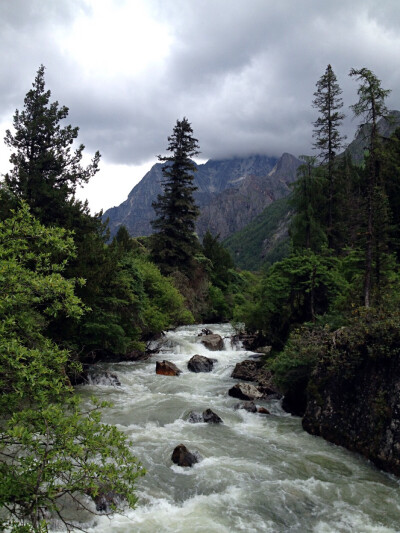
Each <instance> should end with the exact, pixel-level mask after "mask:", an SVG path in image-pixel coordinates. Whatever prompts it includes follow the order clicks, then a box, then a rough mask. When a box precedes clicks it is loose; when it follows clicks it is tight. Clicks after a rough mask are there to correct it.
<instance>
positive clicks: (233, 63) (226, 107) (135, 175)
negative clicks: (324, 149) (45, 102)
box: [0, 0, 400, 211]
mask: <svg viewBox="0 0 400 533" xmlns="http://www.w3.org/2000/svg"><path fill="white" fill-rule="evenodd" d="M0 57H1V61H0V135H1V136H2V137H4V132H5V130H6V129H7V128H9V127H11V124H12V116H13V113H14V111H15V109H17V108H18V109H22V108H23V99H24V96H25V94H26V92H27V91H28V90H29V89H30V88H31V83H32V82H33V79H34V77H35V73H36V71H37V69H38V67H39V66H40V65H41V64H44V65H45V67H46V87H47V88H48V89H50V90H51V91H52V98H53V99H54V100H58V101H59V103H60V104H62V105H66V106H68V107H69V109H70V113H69V117H68V122H69V123H71V124H72V125H73V126H79V127H80V134H79V141H80V142H82V143H83V144H85V146H86V150H85V152H86V153H87V156H88V157H91V156H92V155H93V154H94V152H95V151H96V150H100V152H101V154H102V163H101V171H100V172H99V173H98V174H97V175H96V176H95V177H94V178H93V179H92V181H91V183H89V184H88V185H87V186H86V188H85V189H84V190H82V191H80V192H79V196H80V197H81V198H88V200H89V204H90V206H91V208H92V210H93V211H98V210H100V209H101V208H103V209H107V208H109V207H112V206H113V205H118V204H120V203H121V202H122V201H123V200H125V198H126V197H127V195H128V193H129V191H130V190H131V189H132V187H133V186H134V185H135V183H137V181H138V180H139V179H140V178H141V177H142V176H143V175H144V174H145V172H146V171H147V170H148V169H149V168H150V167H151V165H153V164H154V163H155V162H156V161H157V157H156V156H157V154H160V153H163V152H165V148H166V146H167V137H168V135H169V134H170V133H171V131H172V128H173V126H174V124H175V122H176V120H177V119H178V118H179V119H181V118H183V117H184V116H187V117H188V119H189V121H190V122H191V123H192V127H193V130H194V134H195V137H197V138H198V139H199V144H200V147H201V152H202V155H201V157H202V158H204V159H210V158H224V157H231V156H235V155H238V156H243V155H250V154H256V153H260V154H267V155H271V156H279V155H281V154H282V153H283V152H290V153H292V154H294V155H299V154H310V153H312V152H311V143H312V137H311V136H312V122H313V120H315V118H316V116H317V115H316V111H315V110H314V109H313V108H312V106H311V102H312V99H313V93H314V91H315V84H316V82H317V81H318V79H319V78H320V77H321V75H322V74H323V73H324V72H325V69H326V66H327V65H328V63H331V65H332V67H333V70H334V72H335V73H336V76H337V78H338V82H339V84H340V86H341V88H342V89H343V95H342V96H343V101H344V104H345V107H344V110H345V112H346V113H347V114H348V117H347V118H346V121H345V124H344V128H343V129H344V132H345V133H347V135H348V138H349V140H351V139H352V137H353V136H354V131H355V129H356V126H357V120H354V119H352V118H351V111H350V110H349V106H350V105H351V104H353V103H355V102H356V101H357V83H356V81H355V80H354V79H352V78H349V76H348V73H349V70H350V68H352V67H355V68H361V67H367V68H369V69H371V70H372V71H373V72H374V73H375V74H376V75H377V76H378V77H379V78H380V79H381V80H382V86H383V87H384V88H385V89H392V93H391V95H390V97H389V99H388V101H387V104H388V107H389V108H391V109H400V59H399V58H400V1H399V0H0ZM0 144H1V146H0V173H2V174H4V173H5V172H7V171H8V170H9V169H10V164H9V163H8V158H9V153H8V152H7V150H6V147H5V146H4V144H3V143H0Z"/></svg>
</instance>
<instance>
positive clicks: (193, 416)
mask: <svg viewBox="0 0 400 533" xmlns="http://www.w3.org/2000/svg"><path fill="white" fill-rule="evenodd" d="M187 421H188V422H190V423H191V424H200V423H201V422H204V419H203V415H202V414H201V413H196V411H190V413H189V416H188V419H187Z"/></svg>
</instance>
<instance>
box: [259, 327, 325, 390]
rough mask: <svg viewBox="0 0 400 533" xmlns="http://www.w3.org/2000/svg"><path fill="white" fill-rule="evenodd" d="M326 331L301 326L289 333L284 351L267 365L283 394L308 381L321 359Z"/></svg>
mask: <svg viewBox="0 0 400 533" xmlns="http://www.w3.org/2000/svg"><path fill="white" fill-rule="evenodd" d="M328 331H329V329H319V328H314V327H307V326H302V327H301V328H299V329H296V330H295V331H293V332H292V333H291V335H290V337H289V339H288V341H287V343H286V344H285V347H284V349H283V350H282V351H281V352H280V353H279V354H278V355H277V356H276V357H275V359H273V360H272V361H271V363H270V364H269V368H270V369H271V370H272V372H273V375H274V382H275V383H276V385H278V387H279V388H280V389H281V390H282V392H283V393H285V392H287V391H288V390H290V389H295V388H296V387H297V386H298V385H299V384H301V383H306V382H307V381H308V379H309V378H310V376H311V372H312V371H313V370H314V368H315V366H316V364H317V362H318V360H319V359H320V358H321V355H322V353H323V349H324V348H323V345H324V342H326V334H327V332H328Z"/></svg>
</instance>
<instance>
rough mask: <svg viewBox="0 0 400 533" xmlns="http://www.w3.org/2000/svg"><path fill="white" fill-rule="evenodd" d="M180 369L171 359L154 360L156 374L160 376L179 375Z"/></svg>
mask: <svg viewBox="0 0 400 533" xmlns="http://www.w3.org/2000/svg"><path fill="white" fill-rule="evenodd" d="M181 373H182V371H181V370H179V368H178V367H177V366H176V365H175V364H174V363H171V361H165V360H164V361H157V362H156V374H160V375H162V376H179V374H181Z"/></svg>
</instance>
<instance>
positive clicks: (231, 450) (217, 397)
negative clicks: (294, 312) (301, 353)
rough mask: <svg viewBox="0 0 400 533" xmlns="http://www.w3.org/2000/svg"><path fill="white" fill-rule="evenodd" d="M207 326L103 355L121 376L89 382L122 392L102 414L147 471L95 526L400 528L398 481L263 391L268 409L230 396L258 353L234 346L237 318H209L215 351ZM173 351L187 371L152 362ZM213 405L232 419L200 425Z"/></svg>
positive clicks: (195, 531)
mask: <svg viewBox="0 0 400 533" xmlns="http://www.w3.org/2000/svg"><path fill="white" fill-rule="evenodd" d="M202 327H204V326H199V325H197V326H188V327H184V328H179V329H178V330H176V331H173V332H169V333H167V336H166V338H165V343H164V344H163V347H162V350H161V352H160V353H159V354H157V355H154V356H153V357H152V358H151V359H149V360H147V361H144V362H139V363H119V364H110V365H104V369H107V370H108V371H112V372H114V373H116V374H117V375H118V378H119V379H120V381H121V384H122V386H121V387H112V386H105V385H104V386H102V385H100V386H99V385H97V386H86V387H80V388H79V390H80V392H81V394H82V396H83V397H84V398H85V397H88V396H89V395H93V394H95V395H96V396H97V397H100V398H101V399H106V400H109V401H112V402H113V407H112V408H110V409H108V410H107V411H106V412H105V417H104V421H105V422H108V423H113V424H116V425H117V426H118V428H120V429H121V430H122V431H124V432H125V433H126V434H128V435H129V437H130V438H131V439H132V442H133V449H134V452H135V455H136V456H137V457H138V458H139V459H140V460H141V462H142V463H143V464H144V466H145V468H146V470H147V474H146V476H144V477H143V478H140V479H139V480H138V483H137V494H138V496H139V503H138V506H137V508H136V509H135V510H133V511H127V513H126V515H125V516H115V517H114V518H112V519H111V520H110V519H109V518H107V517H106V516H100V517H95V519H94V521H93V522H92V523H91V524H90V525H88V524H85V529H87V530H88V531H90V532H91V533H105V532H113V533H114V532H115V533H127V532H132V533H214V532H215V533H236V532H246V533H259V532H273V533H278V532H301V533H308V532H318V533H331V532H332V533H333V532H335V533H336V532H352V533H361V532H362V533H364V532H365V533H372V532H374V533H375V532H380V533H389V532H391V533H392V532H399V531H400V483H399V481H398V480H396V479H395V478H393V477H391V476H389V475H387V474H385V473H382V472H380V471H379V470H377V469H376V468H375V467H373V466H372V465H371V464H370V463H368V462H367V461H365V460H364V459H363V458H361V457H359V456H357V455H354V454H352V453H350V452H348V451H346V450H344V449H342V448H340V447H337V446H334V445H332V444H329V443H327V442H325V441H324V440H323V439H321V438H318V437H312V436H310V435H308V434H307V433H305V432H304V431H303V430H302V428H301V420H300V419H299V418H297V417H292V416H290V415H288V414H287V413H285V412H284V411H283V410H282V409H281V407H280V403H279V402H278V401H276V400H275V401H270V402H258V405H263V406H265V407H267V408H268V409H269V410H270V412H271V415H269V416H268V415H267V416H266V415H260V414H257V413H249V412H247V411H245V410H235V409H234V406H235V404H237V403H238V400H236V399H235V398H231V397H230V396H228V389H229V388H230V387H231V386H232V385H233V384H234V383H235V382H236V380H233V379H232V378H231V377H230V376H231V373H232V370H233V368H234V366H235V364H236V363H237V362H239V361H242V360H244V359H246V358H248V356H249V355H250V354H249V352H246V351H244V350H239V349H235V348H233V347H232V346H231V344H230V340H229V338H228V337H229V336H230V335H232V333H233V331H232V329H231V327H230V326H229V325H211V326H208V327H209V328H210V329H212V330H213V332H214V333H219V334H221V335H222V336H223V337H224V338H225V350H224V351H220V352H209V351H208V350H207V349H206V348H205V347H203V346H202V345H201V344H200V338H199V337H197V335H198V333H199V332H200V330H201V328H202ZM196 353H198V354H201V355H206V356H208V357H212V358H216V359H217V360H218V362H217V363H216V364H215V365H214V370H213V371H212V372H210V373H199V374H195V373H192V372H190V371H188V369H187V361H188V360H189V359H190V358H191V357H192V356H193V355H194V354H196ZM162 359H167V360H170V361H172V362H174V363H175V364H176V365H177V366H178V367H179V368H180V369H181V370H182V371H183V372H182V374H181V375H180V376H179V377H169V376H160V375H156V373H155V364H156V361H157V360H162ZM207 408H211V409H212V410H213V411H214V412H215V413H217V414H218V415H219V416H220V417H221V418H222V420H223V421H224V424H221V425H212V424H205V423H200V424H192V423H189V422H188V421H187V416H188V414H189V413H190V412H191V411H197V412H202V411H204V410H205V409H207ZM180 443H182V444H185V445H186V446H187V447H188V449H189V450H190V451H192V452H193V451H196V452H198V453H199V454H200V455H201V458H202V459H201V461H200V462H199V463H198V464H196V465H194V466H193V467H192V468H181V467H178V466H176V465H174V464H173V463H172V461H171V454H172V451H173V449H174V448H175V446H177V445H178V444H180Z"/></svg>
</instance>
